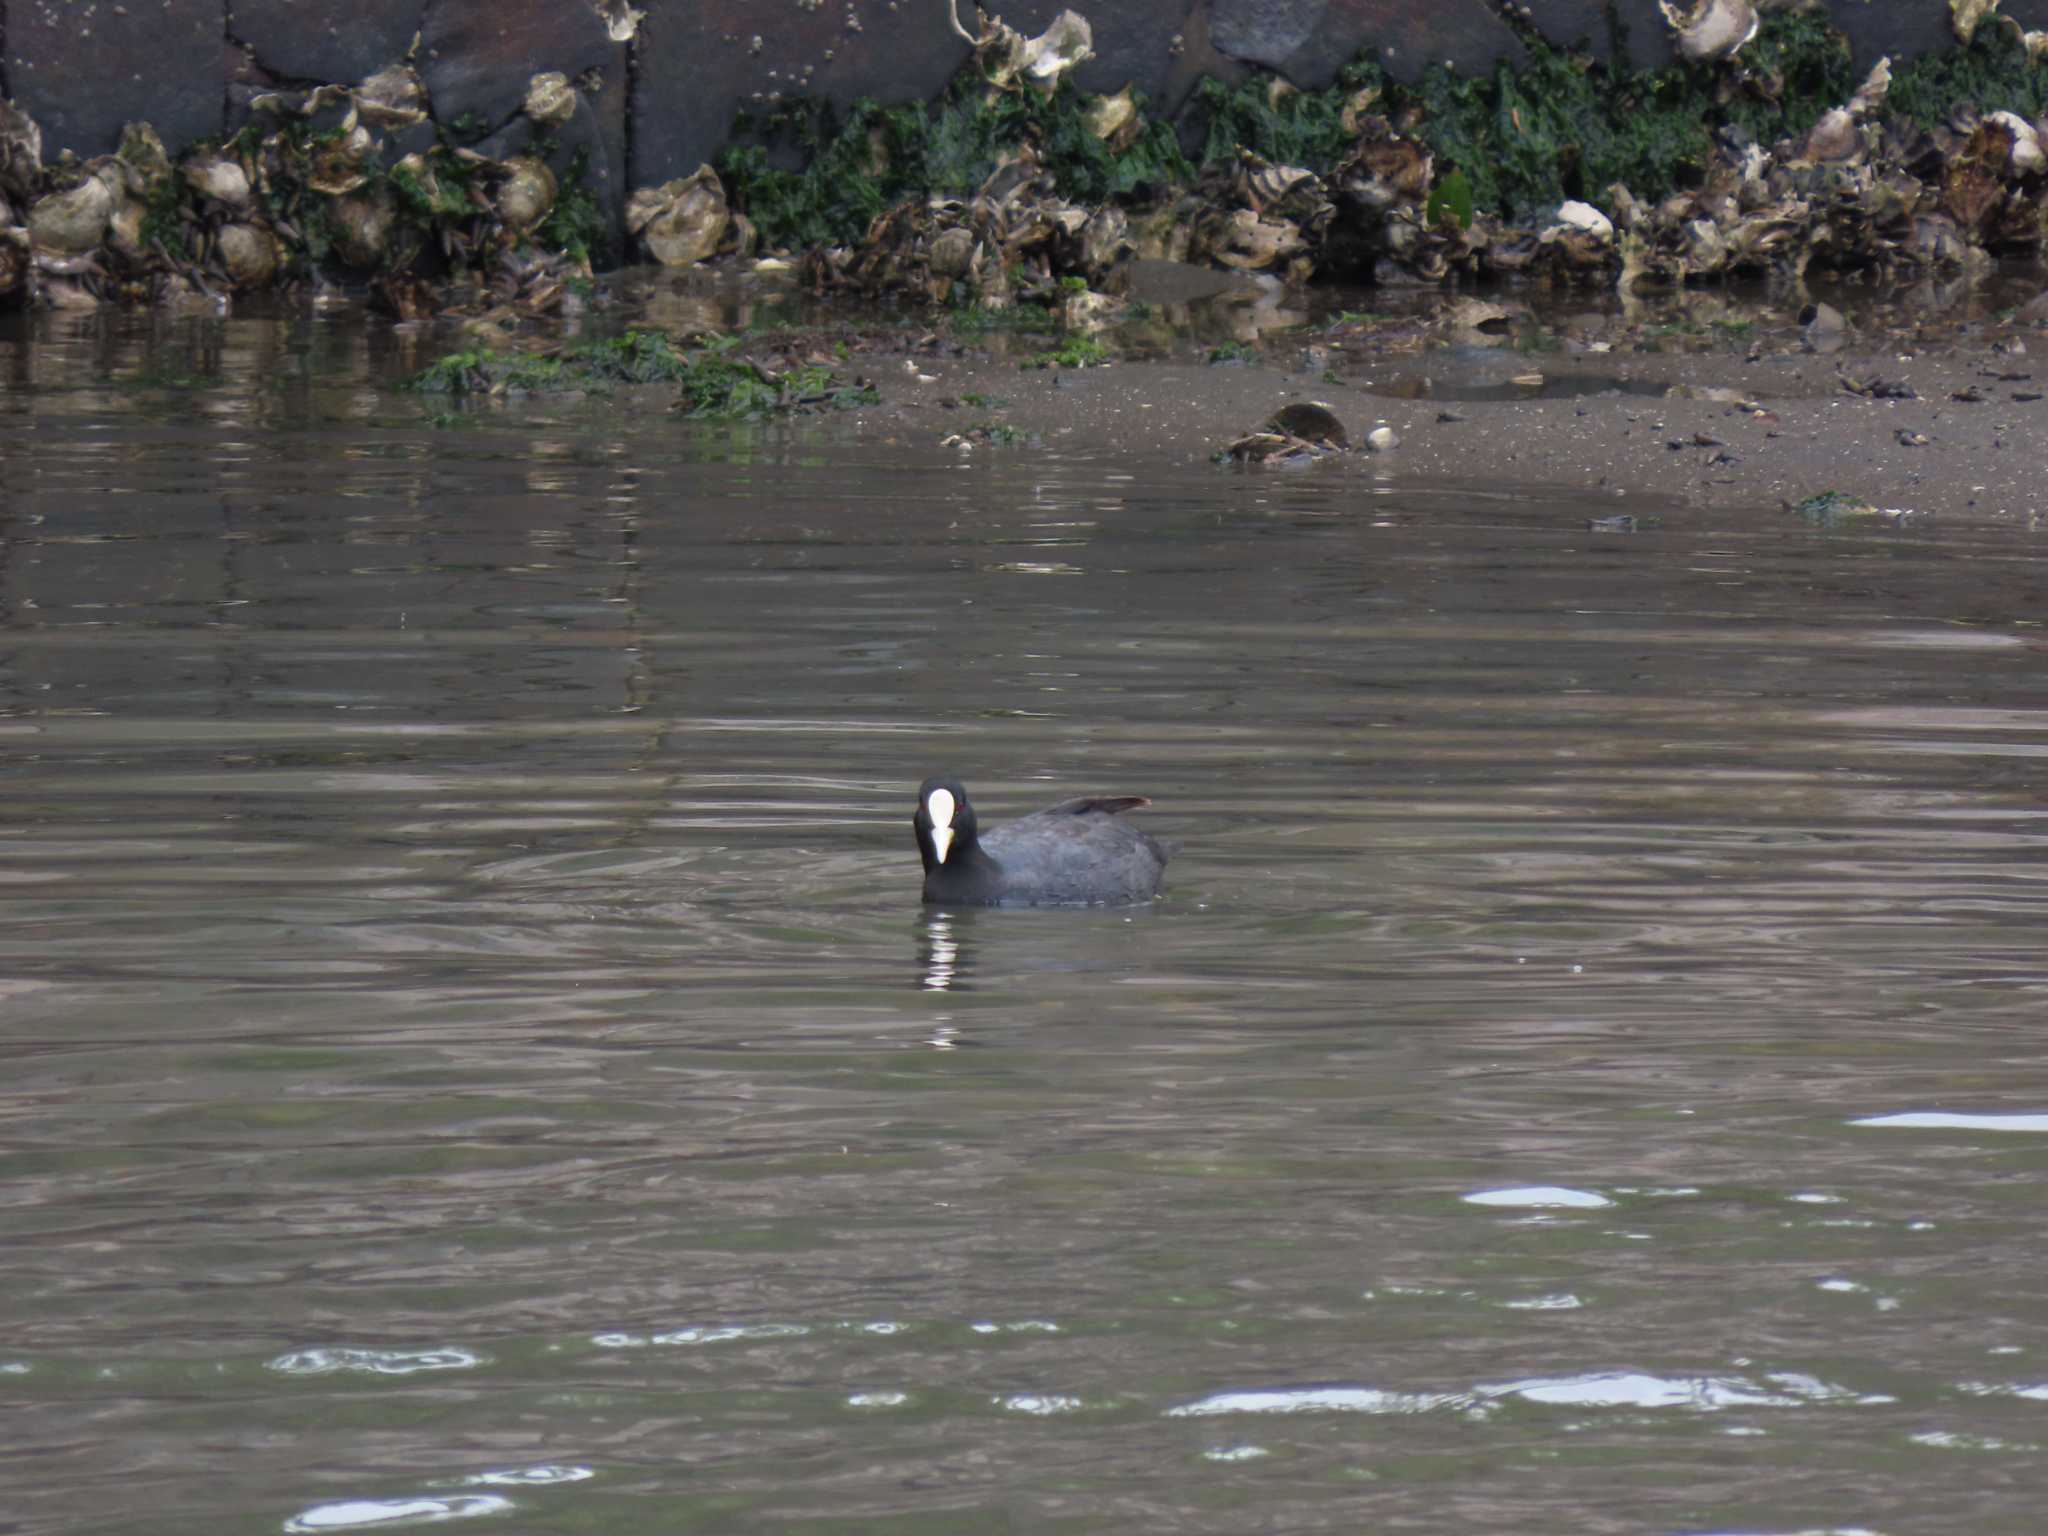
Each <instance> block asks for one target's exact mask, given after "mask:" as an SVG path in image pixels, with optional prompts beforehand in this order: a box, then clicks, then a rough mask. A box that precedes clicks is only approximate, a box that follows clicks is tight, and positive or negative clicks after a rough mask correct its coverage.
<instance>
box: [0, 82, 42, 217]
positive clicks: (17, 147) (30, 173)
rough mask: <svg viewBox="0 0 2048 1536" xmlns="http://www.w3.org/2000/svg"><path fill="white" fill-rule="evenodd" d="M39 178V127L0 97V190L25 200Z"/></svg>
mask: <svg viewBox="0 0 2048 1536" xmlns="http://www.w3.org/2000/svg"><path fill="white" fill-rule="evenodd" d="M42 178H43V130H42V129H41V128H40V127H38V126H37V124H36V120H35V119H34V118H32V117H30V116H29V115H28V113H26V112H24V111H22V109H21V108H20V107H17V106H16V105H15V104H14V103H13V102H11V101H9V100H8V99H7V98H6V97H4V96H0V191H5V192H8V193H11V194H12V195H13V196H15V197H18V198H23V199H26V198H28V197H30V196H32V195H33V194H34V193H35V192H36V190H37V188H38V187H39V186H40V185H41V184H42Z"/></svg>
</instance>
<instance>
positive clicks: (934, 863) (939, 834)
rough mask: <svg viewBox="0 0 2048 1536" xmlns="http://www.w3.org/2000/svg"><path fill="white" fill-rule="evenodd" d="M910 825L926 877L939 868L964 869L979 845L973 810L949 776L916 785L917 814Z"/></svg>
mask: <svg viewBox="0 0 2048 1536" xmlns="http://www.w3.org/2000/svg"><path fill="white" fill-rule="evenodd" d="M910 824H911V826H913V827H914V828H916V829H917V852H918V855H919V857H921V858H922V859H923V860H924V872H925V873H926V874H930V873H931V872H932V871H933V870H935V869H938V868H941V867H944V868H948V869H952V868H964V867H966V864H967V861H968V857H969V855H971V854H972V853H973V852H974V850H975V848H976V846H977V844H978V840H979V835H980V834H979V829H978V828H977V827H976V826H975V823H974V807H973V806H971V805H969V804H968V803H967V791H966V789H965V788H964V787H963V786H962V785H961V783H960V781H959V780H958V779H957V778H955V777H954V776H953V775H952V774H950V773H940V774H934V775H933V776H932V777H931V778H928V779H926V780H925V781H924V783H922V784H920V785H919V786H918V790H917V815H916V816H914V817H913V818H911V823H910Z"/></svg>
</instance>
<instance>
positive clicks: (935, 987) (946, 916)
mask: <svg viewBox="0 0 2048 1536" xmlns="http://www.w3.org/2000/svg"><path fill="white" fill-rule="evenodd" d="M956 921H957V919H955V918H954V916H953V915H952V913H950V912H932V913H927V914H926V916H925V918H924V921H923V923H922V924H920V925H919V929H918V955H919V959H920V960H921V961H922V967H921V978H920V985H921V987H922V988H923V990H924V991H926V992H951V991H952V990H953V989H954V988H955V987H957V986H961V985H964V984H965V978H966V970H967V966H966V963H965V962H964V961H963V960H962V959H961V956H960V939H959V935H958V933H957V932H956V930H955V929H954V926H953V925H954V923H955V922H956Z"/></svg>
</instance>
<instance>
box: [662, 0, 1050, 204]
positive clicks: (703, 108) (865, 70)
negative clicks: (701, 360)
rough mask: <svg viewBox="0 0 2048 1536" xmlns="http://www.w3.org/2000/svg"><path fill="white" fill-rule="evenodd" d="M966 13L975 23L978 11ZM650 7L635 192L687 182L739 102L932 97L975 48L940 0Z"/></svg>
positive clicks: (686, 1)
mask: <svg viewBox="0 0 2048 1536" xmlns="http://www.w3.org/2000/svg"><path fill="white" fill-rule="evenodd" d="M965 9H966V10H967V12H968V14H969V15H970V16H971V15H972V10H973V7H972V5H971V3H970V4H968V5H967V6H966V7H965ZM1055 9H1057V8H1055ZM646 10H647V16H646V19H645V20H644V21H642V22H641V23H640V35H639V38H638V40H637V42H636V44H635V49H636V52H635V59H634V66H635V67H634V83H633V103H632V116H633V164H632V168H631V172H632V174H631V179H632V184H633V185H634V186H636V187H637V186H647V185H650V184H656V183H660V182H664V181H667V180H669V179H671V178H673V177H677V176H687V175H689V174H690V173H691V172H692V171H694V170H696V169H697V167H698V166H699V165H701V164H703V163H704V162H706V161H708V160H710V159H712V158H713V157H714V156H715V155H716V154H717V152H718V150H719V148H720V147H721V146H722V145H723V144H724V143H725V141H726V139H727V137H728V133H729V130H730V129H731V127H732V121H733V115H734V113H735V112H737V111H738V110H739V109H740V108H741V107H742V106H746V105H749V104H752V105H756V106H759V105H764V104H766V103H767V101H768V99H769V98H770V97H773V96H776V95H778V94H779V95H781V96H783V97H790V96H812V97H819V98H822V99H824V100H827V101H830V102H832V103H833V104H834V105H836V106H841V107H844V106H846V105H847V104H849V103H851V102H853V101H855V100H856V99H858V98H860V97H863V96H871V97H874V98H875V99H876V100H878V101H885V102H900V101H927V100H929V99H931V98H932V97H933V96H935V95H936V94H937V93H938V92H939V91H940V90H942V89H943V88H944V87H945V84H946V82H947V81H948V80H950V79H952V77H953V73H954V71H955V70H957V69H958V68H959V67H960V66H961V64H963V63H964V62H965V61H966V59H967V56H968V53H969V51H970V50H969V49H968V46H967V44H966V43H964V42H962V41H961V40H960V39H959V38H958V37H956V36H955V35H954V34H953V30H952V28H951V27H950V26H948V25H947V23H946V16H945V11H944V8H943V4H942V3H941V0H898V3H896V4H895V5H894V6H893V7H892V6H889V5H872V6H870V5H863V6H861V7H860V8H859V9H858V10H854V9H852V8H849V7H848V6H846V5H844V4H828V5H820V6H817V7H816V8H810V9H807V8H805V7H803V6H800V5H796V4H793V3H790V0H777V3H774V4H766V3H762V0H647V5H646ZM969 24H970V25H971V22H970V23H969Z"/></svg>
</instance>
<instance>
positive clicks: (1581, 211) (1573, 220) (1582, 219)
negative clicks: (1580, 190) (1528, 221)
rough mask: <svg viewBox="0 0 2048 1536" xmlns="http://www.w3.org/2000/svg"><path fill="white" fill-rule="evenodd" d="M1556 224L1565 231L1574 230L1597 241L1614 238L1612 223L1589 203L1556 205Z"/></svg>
mask: <svg viewBox="0 0 2048 1536" xmlns="http://www.w3.org/2000/svg"><path fill="white" fill-rule="evenodd" d="M1557 222H1558V224H1560V225H1562V226H1563V227H1564V228H1566V229H1575V230H1577V231H1578V232H1579V233H1581V234H1586V235H1591V236H1593V237H1594V238H1595V239H1598V240H1612V239H1613V238H1614V221H1613V220H1612V219H1610V218H1608V217H1607V215H1606V214H1604V213H1602V212H1601V211H1600V210H1599V209H1598V208H1595V207H1594V206H1593V205H1592V204H1591V203H1581V202H1567V203H1560V204H1558V208H1557Z"/></svg>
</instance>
